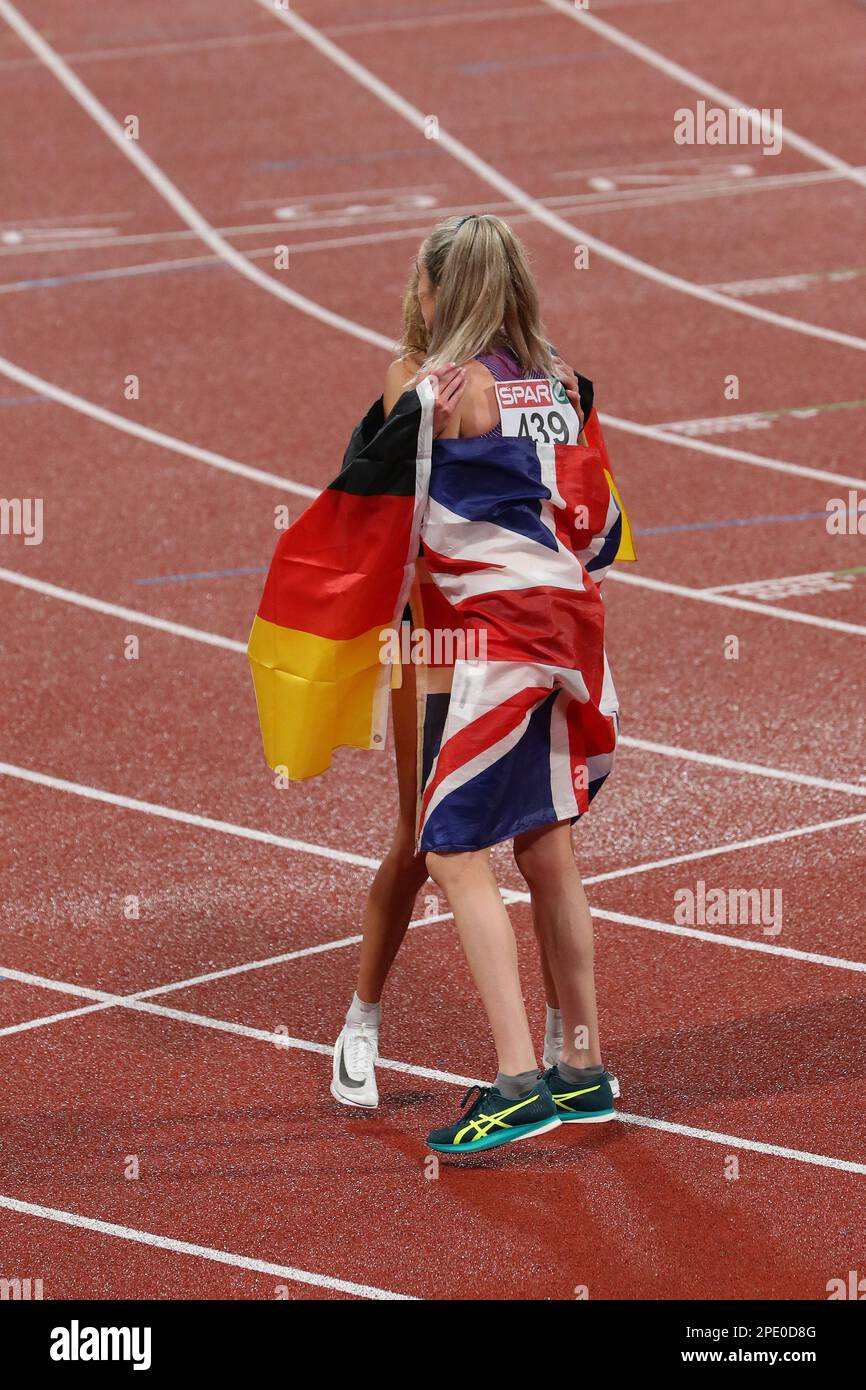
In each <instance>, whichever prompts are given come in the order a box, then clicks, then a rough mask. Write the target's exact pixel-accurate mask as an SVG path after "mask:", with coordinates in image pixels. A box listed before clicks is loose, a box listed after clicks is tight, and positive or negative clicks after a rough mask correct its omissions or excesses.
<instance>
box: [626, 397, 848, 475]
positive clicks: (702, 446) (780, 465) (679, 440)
mask: <svg viewBox="0 0 866 1390" xmlns="http://www.w3.org/2000/svg"><path fill="white" fill-rule="evenodd" d="M598 418H599V420H600V421H601V423H602V424H603V425H605V426H607V427H609V428H610V429H612V430H620V431H621V432H622V433H623V434H634V435H637V436H638V437H639V438H641V439H652V440H654V441H655V442H656V443H657V444H671V445H673V447H674V448H675V449H698V451H699V452H700V453H702V454H710V455H712V456H713V457H714V458H720V459H734V460H735V461H736V462H737V463H748V464H750V465H752V466H753V467H755V468H766V469H768V470H769V471H770V472H771V473H789V474H791V475H792V476H793V477H796V478H816V479H818V480H819V481H820V482H822V483H823V482H832V483H842V484H844V485H846V486H847V487H866V479H863V478H855V477H853V476H852V475H851V474H849V473H828V472H825V471H824V470H823V469H820V468H809V467H807V466H806V465H805V464H802V463H788V462H786V461H785V460H784V459H775V458H768V457H766V455H764V454H752V453H749V451H748V450H746V449H732V448H730V447H729V446H728V445H727V444H710V443H709V442H708V441H707V440H705V439H701V440H698V439H690V438H688V437H687V436H686V435H682V434H674V433H673V432H672V431H671V430H666V429H665V428H664V427H663V426H661V425H638V424H636V423H635V421H634V420H622V419H620V418H619V417H618V416H616V415H607V414H605V413H603V412H602V411H599V415H598Z"/></svg>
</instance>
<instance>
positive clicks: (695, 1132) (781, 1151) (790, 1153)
mask: <svg viewBox="0 0 866 1390" xmlns="http://www.w3.org/2000/svg"><path fill="white" fill-rule="evenodd" d="M600 915H606V916H608V917H610V916H611V915H612V914H610V913H608V914H600ZM863 968H866V966H864V967H863ZM6 973H7V974H8V975H9V976H10V978H12V979H21V980H23V981H24V982H25V983H32V984H35V985H37V986H41V987H43V988H46V989H58V990H59V991H60V992H63V993H70V994H76V993H77V994H83V995H85V996H88V995H91V994H93V993H94V992H95V991H92V990H85V989H84V988H83V987H81V986H77V985H62V986H58V985H57V984H55V983H54V982H52V981H50V980H45V979H43V978H41V977H39V976H35V975H31V976H28V975H26V973H25V972H23V971H16V970H9V971H7V972H6ZM117 1002H118V1005H119V1006H120V1007H121V1008H130V1009H133V1010H135V1011H138V1012H141V1013H150V1014H156V1015H158V1016H159V1017H164V1018H171V1019H173V1020H174V1021H176V1022H181V1023H189V1024H192V1025H194V1026H196V1027H201V1028H212V1029H215V1030H216V1031H217V1032H221V1033H232V1034H234V1035H235V1036H238V1037H244V1038H248V1039H250V1040H251V1041H257V1042H267V1043H270V1044H271V1045H272V1046H274V1045H277V1046H281V1047H283V1048H285V1049H286V1050H291V1049H295V1050H298V1051H301V1052H310V1053H313V1054H317V1055H318V1056H322V1057H332V1056H333V1055H334V1049H333V1047H330V1046H328V1045H327V1044H325V1043H316V1042H310V1041H309V1040H308V1039H306V1038H291V1037H287V1036H283V1035H282V1034H279V1033H269V1032H266V1031H265V1030H264V1029H262V1028H250V1027H249V1026H248V1025H246V1024H243V1023H231V1022H228V1021H227V1020H225V1019H217V1018H209V1017H207V1016H206V1015H204V1014H191V1013H185V1012H184V1011H183V1010H181V1009H167V1008H165V1007H164V1006H163V1005H160V1004H148V1003H145V1002H139V1001H131V1000H124V999H122V998H121V999H119V1000H118V1001H117ZM377 1066H380V1067H383V1068H384V1069H385V1070H386V1071H395V1072H399V1073H401V1074H402V1075H408V1076H418V1077H422V1078H424V1079H425V1080H429V1081H442V1082H445V1083H446V1084H447V1085H453V1086H472V1085H477V1084H479V1081H478V1078H477V1077H471V1076H460V1075H459V1074H457V1073H455V1072H447V1071H441V1070H439V1069H438V1068H436V1067H419V1066H414V1065H412V1064H411V1063H408V1062H398V1061H394V1060H393V1059H391V1058H388V1057H380V1058H379V1059H378V1061H377ZM482 1084H483V1083H482ZM617 1113H618V1114H619V1116H620V1118H621V1119H623V1120H625V1121H626V1122H627V1123H631V1124H636V1125H645V1126H647V1127H648V1128H653V1129H659V1130H664V1131H666V1132H668V1133H670V1134H680V1135H683V1136H684V1137H685V1138H690V1139H701V1140H705V1141H707V1142H710V1143H717V1144H721V1143H724V1144H730V1145H732V1146H734V1147H738V1148H743V1149H753V1150H755V1151H756V1152H759V1153H766V1154H768V1155H772V1156H773V1157H777V1158H787V1159H793V1160H795V1161H798V1162H801V1163H816V1164H819V1165H820V1166H822V1167H826V1168H835V1169H837V1170H839V1171H841V1172H849V1173H860V1172H862V1173H866V1164H861V1163H852V1162H851V1161H849V1160H848V1159H843V1158H833V1157H831V1156H829V1155H827V1154H816V1153H811V1152H809V1151H808V1150H800V1149H788V1148H784V1147H782V1146H781V1145H776V1144H765V1143H763V1142H762V1141H760V1140H753V1139H742V1138H740V1137H739V1136H736V1135H727V1134H719V1133H717V1132H716V1131H715V1130H711V1129H697V1128H695V1127H693V1126H690V1125H681V1124H678V1123H676V1122H675V1121H671V1120H663V1119H658V1118H657V1117H655V1116H650V1115H632V1114H629V1113H627V1112H621V1111H620V1112H617Z"/></svg>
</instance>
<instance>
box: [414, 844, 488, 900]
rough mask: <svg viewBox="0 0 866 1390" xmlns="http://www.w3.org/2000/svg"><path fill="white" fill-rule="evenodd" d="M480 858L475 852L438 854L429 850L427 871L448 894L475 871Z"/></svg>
mask: <svg viewBox="0 0 866 1390" xmlns="http://www.w3.org/2000/svg"><path fill="white" fill-rule="evenodd" d="M478 858H479V856H478V855H477V854H474V853H466V854H436V853H435V852H434V851H433V850H428V852H427V856H426V861H427V872H428V874H429V875H430V877H431V878H432V880H433V882H434V883H435V884H436V886H437V887H438V888H441V889H442V891H443V893H445V894H447V893H449V892H450V891H451V890H452V889H453V888H454V887H455V886H456V885H459V884H460V883H461V882H462V881H464V880H465V879H466V878H467V877H468V876H469V875H470V874H472V873H473V872H474V870H475V868H476V865H477V862H478Z"/></svg>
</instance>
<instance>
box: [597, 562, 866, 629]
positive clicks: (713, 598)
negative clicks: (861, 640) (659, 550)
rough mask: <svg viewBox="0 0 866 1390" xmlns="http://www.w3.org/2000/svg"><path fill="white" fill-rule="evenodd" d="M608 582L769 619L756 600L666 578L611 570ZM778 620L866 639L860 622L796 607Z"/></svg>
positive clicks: (780, 614) (778, 614)
mask: <svg viewBox="0 0 866 1390" xmlns="http://www.w3.org/2000/svg"><path fill="white" fill-rule="evenodd" d="M607 578H608V579H613V580H615V581H616V582H617V583H618V584H633V585H634V586H635V587H636V588H638V589H654V590H655V591H656V593H659V594H672V595H673V596H674V598H692V599H694V598H698V597H700V601H701V602H702V603H716V604H718V606H719V607H720V608H739V609H740V610H741V611H742V612H744V613H760V614H761V616H762V617H764V618H765V617H766V616H767V605H766V604H765V603H756V602H755V601H754V600H753V599H748V598H738V599H736V600H733V599H731V598H729V597H728V595H727V594H719V593H713V592H712V591H711V590H708V589H689V588H686V586H685V585H684V584H669V583H668V582H667V580H665V579H650V578H649V577H648V576H646V575H639V574H625V573H623V571H622V570H611V571H610V572H609V573H608V575H607ZM773 612H774V613H775V615H776V617H777V618H782V619H783V620H784V621H787V622H789V623H805V624H806V625H807V626H808V627H820V628H825V629H829V630H830V631H831V632H848V633H850V634H851V636H852V637H866V627H863V626H862V625H861V624H860V623H846V622H843V621H842V619H840V618H824V617H822V616H820V615H819V614H817V613H801V612H799V611H798V610H797V609H795V608H774V609H773Z"/></svg>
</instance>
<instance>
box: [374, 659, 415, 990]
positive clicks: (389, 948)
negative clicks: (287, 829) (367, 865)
mask: <svg viewBox="0 0 866 1390" xmlns="http://www.w3.org/2000/svg"><path fill="white" fill-rule="evenodd" d="M391 716H392V721H393V727H394V746H395V750H396V754H397V788H398V792H399V798H400V811H399V816H398V820H397V825H396V828H395V831H394V839H393V841H392V843H391V847H390V849H389V850H388V853H387V854H386V855H385V858H384V859H383V860H382V863H381V864H380V865H379V868H378V869H377V870H376V876H375V878H374V879H373V882H372V884H371V886H370V891H369V893H368V895H367V903H366V906H365V908H364V921H363V926H362V931H363V936H364V939H363V941H362V943H361V955H360V960H359V962H358V982H357V985H356V989H357V993H358V997H359V998H360V999H363V1000H364V1002H365V1003H366V1004H378V1002H379V1000H380V998H381V995H382V989H383V987H384V984H385V980H386V978H387V975H388V971H389V970H390V969H391V966H392V965H393V963H394V957H395V956H396V954H397V952H398V951H399V949H400V946H401V944H402V941H403V937H404V936H405V935H406V928H407V927H408V925H409V922H410V919H411V917H412V909H413V907H414V906H415V899H416V897H417V895H418V892H419V890H420V889H421V888H422V887H423V886H424V884H425V883H426V881H427V877H428V875H427V866H426V864H425V862H424V855H423V854H416V853H415V797H416V783H417V769H416V751H415V750H416V740H417V733H416V723H415V721H416V711H415V670H414V668H413V667H412V666H404V667H403V684H402V686H401V687H400V688H399V689H398V690H394V691H392V692H391Z"/></svg>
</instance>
